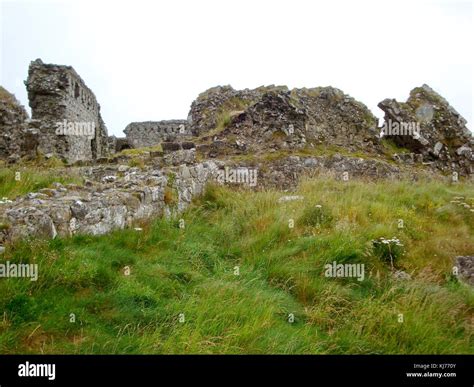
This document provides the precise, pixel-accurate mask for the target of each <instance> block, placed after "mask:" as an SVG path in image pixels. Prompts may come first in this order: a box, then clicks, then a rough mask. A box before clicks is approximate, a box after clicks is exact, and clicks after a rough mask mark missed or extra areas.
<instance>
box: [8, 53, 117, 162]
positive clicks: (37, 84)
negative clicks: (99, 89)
mask: <svg viewBox="0 0 474 387" xmlns="http://www.w3.org/2000/svg"><path fill="white" fill-rule="evenodd" d="M25 84H26V88H27V91H28V99H29V105H30V107H31V112H32V117H31V119H28V118H27V115H26V112H25V111H24V109H22V108H19V107H18V105H17V104H14V103H11V104H10V105H9V106H8V105H7V104H6V103H3V104H2V111H3V114H2V116H5V117H10V118H9V119H3V120H2V122H1V126H2V132H3V133H2V139H1V144H0V157H1V158H4V159H7V160H8V161H18V160H19V159H20V158H22V157H32V156H35V155H36V154H38V153H41V154H42V155H45V156H46V157H50V156H53V155H54V156H57V157H59V158H62V159H64V160H65V161H67V162H69V163H73V162H75V161H78V160H96V159H98V158H101V157H105V156H107V155H108V154H109V147H108V142H107V128H106V127H105V123H104V121H103V120H102V117H101V115H100V105H99V103H98V102H97V99H96V97H95V95H94V93H93V92H92V91H91V90H90V89H89V88H88V87H87V86H86V84H85V82H84V81H83V80H82V79H81V77H80V76H79V75H78V74H77V73H76V71H75V70H74V69H73V68H72V67H70V66H59V65H52V64H44V63H43V62H42V61H41V59H37V60H35V61H33V62H31V64H30V67H29V70H28V79H27V81H26V82H25ZM10 101H12V99H10ZM15 105H16V106H15Z"/></svg>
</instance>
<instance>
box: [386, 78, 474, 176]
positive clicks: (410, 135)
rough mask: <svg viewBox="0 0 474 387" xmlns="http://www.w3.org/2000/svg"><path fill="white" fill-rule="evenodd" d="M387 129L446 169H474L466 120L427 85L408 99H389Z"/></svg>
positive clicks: (401, 142) (394, 137)
mask: <svg viewBox="0 0 474 387" xmlns="http://www.w3.org/2000/svg"><path fill="white" fill-rule="evenodd" d="M378 106H379V107H380V108H381V109H382V110H383V111H384V112H385V124H384V132H387V133H385V134H386V136H387V137H388V138H390V139H391V140H392V141H393V142H394V143H396V144H397V145H399V146H402V147H404V148H407V149H409V150H411V151H412V152H414V153H416V154H419V155H422V158H423V161H424V162H430V163H432V164H433V165H434V166H435V167H436V168H437V169H440V170H442V171H445V172H458V173H459V174H460V175H470V174H473V173H474V152H473V150H474V139H473V137H472V134H471V132H470V131H469V130H468V129H467V127H466V120H465V119H464V118H463V117H462V116H461V115H460V114H459V113H458V112H457V111H456V110H455V109H454V108H453V107H452V106H451V105H450V104H449V103H448V102H447V101H446V100H445V99H444V98H443V97H441V96H440V95H439V94H438V93H436V92H435V91H434V90H433V89H431V88H430V87H429V86H427V85H423V86H421V87H417V88H415V89H413V90H412V91H411V92H410V97H409V98H408V100H407V101H406V102H398V101H396V100H395V99H385V100H383V101H382V102H380V103H379V105H378Z"/></svg>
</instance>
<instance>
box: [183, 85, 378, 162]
mask: <svg viewBox="0 0 474 387" xmlns="http://www.w3.org/2000/svg"><path fill="white" fill-rule="evenodd" d="M241 93H242V94H239V92H237V91H235V90H233V89H231V88H229V87H227V88H224V89H222V88H216V89H211V91H210V92H209V93H208V94H205V97H202V96H200V97H199V98H198V99H197V101H195V103H193V107H192V108H191V116H192V118H193V119H192V123H193V128H194V127H196V128H197V129H196V131H195V132H196V133H199V134H201V135H204V136H205V135H206V131H207V133H208V135H209V137H211V139H212V141H213V142H218V143H219V144H217V145H219V146H218V148H219V149H210V152H209V153H208V155H209V156H211V157H215V156H217V155H219V154H229V153H231V154H232V153H237V154H239V153H253V152H258V151H268V150H270V149H287V148H288V149H294V148H304V147H306V146H308V145H313V146H314V145H319V144H325V145H336V146H341V147H346V148H347V149H349V150H356V149H364V151H365V152H368V153H370V152H377V151H380V146H379V133H378V130H377V119H376V118H375V116H374V115H373V114H372V113H371V112H370V111H369V109H368V108H367V107H366V106H365V105H363V104H362V103H360V102H358V101H356V100H354V99H353V98H351V97H350V96H348V95H346V94H344V93H343V92H342V91H340V90H338V89H335V88H332V87H320V88H315V89H293V90H291V91H289V90H288V89H287V88H285V87H267V88H259V89H255V90H252V91H249V90H244V91H243V92H241ZM220 94H223V96H224V97H222V96H221V98H218V96H219V95H220ZM229 101H232V103H231V102H229ZM237 101H240V102H239V103H238V102H237ZM197 107H199V109H197ZM239 109H240V110H239ZM221 144H223V145H222V146H220V145H221ZM208 145H209V144H208ZM211 148H212V146H211ZM214 148H215V147H214Z"/></svg>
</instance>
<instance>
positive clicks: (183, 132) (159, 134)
mask: <svg viewBox="0 0 474 387" xmlns="http://www.w3.org/2000/svg"><path fill="white" fill-rule="evenodd" d="M124 133H125V135H126V136H127V141H128V144H129V145H130V147H132V148H143V147H151V146H155V145H158V144H159V143H161V142H162V141H174V140H176V139H177V138H179V137H185V136H189V135H190V134H191V131H190V127H189V123H188V121H186V120H165V121H146V122H132V123H130V124H129V125H127V127H126V128H125V130H124Z"/></svg>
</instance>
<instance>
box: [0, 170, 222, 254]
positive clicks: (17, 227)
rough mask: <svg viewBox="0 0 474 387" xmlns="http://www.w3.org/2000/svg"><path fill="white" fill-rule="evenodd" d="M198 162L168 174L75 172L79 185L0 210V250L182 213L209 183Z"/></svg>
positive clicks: (31, 196) (59, 188) (22, 199)
mask: <svg viewBox="0 0 474 387" xmlns="http://www.w3.org/2000/svg"><path fill="white" fill-rule="evenodd" d="M216 169H217V165H216V164H215V163H213V162H204V163H198V164H194V165H192V166H186V165H181V166H179V167H176V168H171V169H168V170H163V169H161V168H160V169H154V168H151V169H148V170H146V171H142V170H140V169H139V168H131V167H128V166H126V165H115V166H107V167H102V166H95V167H83V168H81V171H80V173H81V175H83V176H85V177H86V178H87V179H88V180H87V182H86V184H85V185H84V186H76V185H68V186H62V185H61V184H59V183H55V184H54V188H46V189H42V190H40V191H39V192H37V193H30V194H28V195H26V196H23V197H19V198H17V199H15V200H14V201H13V202H11V203H9V204H4V205H1V206H0V224H2V225H3V227H1V228H0V245H1V244H3V243H5V242H14V241H17V240H19V239H23V238H28V237H40V238H55V237H56V236H57V235H59V236H63V237H65V236H71V235H74V234H92V235H100V234H105V233H108V232H110V231H112V230H115V229H122V228H125V227H129V226H132V225H133V223H134V222H136V221H139V220H144V219H149V218H153V217H158V216H171V215H172V214H173V213H179V212H181V211H183V210H184V209H185V208H187V207H188V205H189V204H190V203H191V200H192V198H193V197H195V196H196V195H199V194H201V193H202V192H203V190H204V188H205V186H206V183H207V182H208V181H209V180H210V179H211V178H213V176H214V173H215V171H216Z"/></svg>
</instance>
